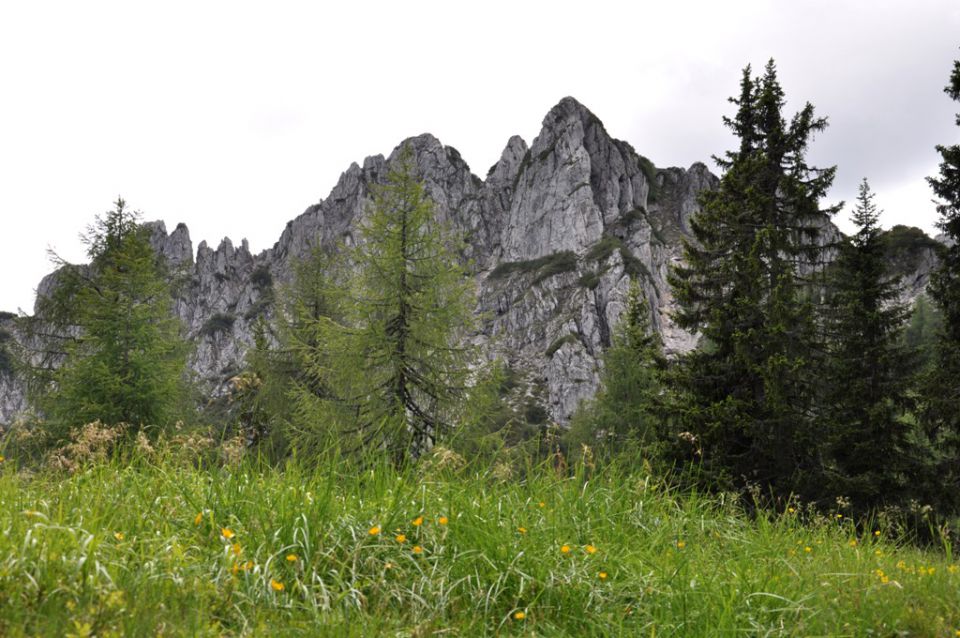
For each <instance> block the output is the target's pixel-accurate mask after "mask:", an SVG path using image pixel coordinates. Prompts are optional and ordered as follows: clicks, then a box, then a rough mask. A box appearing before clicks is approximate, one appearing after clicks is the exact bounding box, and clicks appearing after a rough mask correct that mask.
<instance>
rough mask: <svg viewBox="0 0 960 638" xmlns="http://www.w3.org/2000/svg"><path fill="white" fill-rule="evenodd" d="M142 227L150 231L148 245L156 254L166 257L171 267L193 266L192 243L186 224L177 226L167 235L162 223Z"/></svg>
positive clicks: (148, 223) (152, 223)
mask: <svg viewBox="0 0 960 638" xmlns="http://www.w3.org/2000/svg"><path fill="white" fill-rule="evenodd" d="M144 226H145V227H146V228H148V229H150V245H151V246H153V249H154V250H156V251H157V253H158V254H160V255H162V256H164V257H166V259H167V261H168V262H169V263H170V265H171V266H189V265H192V264H193V242H191V241H190V230H189V229H188V228H187V225H186V224H184V223H183V222H181V223H179V224H177V227H176V228H174V230H173V232H172V233H170V234H169V235H168V234H167V226H166V224H164V223H163V222H162V221H159V220H158V221H153V222H146V223H144Z"/></svg>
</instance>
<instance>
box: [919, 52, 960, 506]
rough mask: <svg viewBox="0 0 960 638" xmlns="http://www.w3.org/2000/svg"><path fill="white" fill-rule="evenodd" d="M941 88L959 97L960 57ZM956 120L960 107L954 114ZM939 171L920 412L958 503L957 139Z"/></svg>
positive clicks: (939, 474) (941, 488)
mask: <svg viewBox="0 0 960 638" xmlns="http://www.w3.org/2000/svg"><path fill="white" fill-rule="evenodd" d="M944 91H945V92H946V93H947V95H949V96H950V97H951V98H952V99H953V100H956V101H960V60H957V61H955V62H954V63H953V72H952V73H951V75H950V83H949V84H948V85H947V86H946V87H945V88H944ZM956 123H957V126H960V113H958V114H957V116H956ZM937 151H938V152H939V153H940V157H941V162H940V175H939V176H937V177H929V178H927V181H928V182H929V183H930V186H931V187H932V188H933V192H934V193H935V194H936V195H937V197H938V198H939V199H940V202H939V204H938V205H937V212H938V213H939V214H940V220H939V222H938V226H939V227H940V229H941V230H942V231H943V232H944V234H945V235H946V238H947V241H948V247H947V248H946V250H944V251H943V254H942V256H941V262H940V266H939V267H938V268H937V270H936V271H935V272H934V273H933V274H932V275H931V277H930V287H929V293H930V297H931V298H932V299H933V301H934V302H935V303H936V304H937V306H938V307H939V308H940V310H941V312H942V315H943V330H942V333H941V337H940V339H939V343H938V347H937V356H936V361H937V364H936V366H935V367H934V368H933V369H932V370H931V372H930V374H929V376H928V377H927V379H926V383H925V384H924V385H925V388H924V417H925V419H924V420H925V422H926V424H927V426H928V429H929V436H930V438H931V439H932V441H933V444H934V449H936V451H937V454H938V464H937V465H938V468H937V470H936V472H935V473H934V475H935V478H933V479H932V480H935V481H936V485H937V488H938V489H937V490H936V491H937V494H938V495H940V496H941V497H943V498H944V499H945V500H948V501H950V504H949V505H948V507H951V508H953V509H954V510H956V509H958V508H960V496H958V494H960V381H958V379H960V144H953V145H949V146H946V145H939V146H937Z"/></svg>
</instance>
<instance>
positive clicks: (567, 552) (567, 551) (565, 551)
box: [560, 545, 570, 554]
mask: <svg viewBox="0 0 960 638" xmlns="http://www.w3.org/2000/svg"><path fill="white" fill-rule="evenodd" d="M560 551H561V552H562V553H564V554H569V553H570V546H569V545H564V546H562V547H561V548H560Z"/></svg>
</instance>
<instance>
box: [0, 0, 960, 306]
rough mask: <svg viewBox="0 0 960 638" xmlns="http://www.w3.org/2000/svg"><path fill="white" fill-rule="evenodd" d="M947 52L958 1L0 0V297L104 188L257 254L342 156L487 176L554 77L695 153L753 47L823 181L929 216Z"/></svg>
mask: <svg viewBox="0 0 960 638" xmlns="http://www.w3.org/2000/svg"><path fill="white" fill-rule="evenodd" d="M958 47H960V2H957V1H956V0H943V1H939V0H928V1H922V0H919V1H914V2H903V1H898V2H885V1H877V0H872V1H863V2H859V1H844V0H814V1H808V2H801V1H791V2H787V1H782V2H775V1H773V0H770V1H766V2H761V1H757V2H734V1H730V0H728V1H726V2H717V1H716V0H711V1H704V2H656V3H653V2H602V1H598V0H592V1H591V2H585V1H583V0H580V1H579V2H564V1H558V0H552V1H550V2H532V1H530V2H523V1H520V0H511V1H509V2H499V1H493V0H486V1H484V2H476V3H470V4H469V5H468V4H467V3H464V2H453V1H451V0H446V1H445V2H418V3H413V2H398V1H393V2H378V1H374V0H367V1H365V2H337V3H333V2H329V3H328V2H321V1H319V0H318V1H315V2H282V1H277V0H274V1H271V2H262V3H246V2H240V1H237V0H232V1H230V2H202V1H199V0H191V1H189V2H179V1H173V0H165V1H164V2H150V3H147V2H136V1H132V0H124V1H121V2H96V1H85V2H75V1H65V2H44V1H40V0H34V1H30V2H14V1H10V2H7V1H3V2H2V3H0V91H2V93H0V215H2V217H0V222H2V223H0V309H4V310H16V309H17V308H18V307H19V308H23V309H25V310H30V309H31V308H32V305H33V296H34V289H35V287H36V285H37V283H38V282H39V279H40V278H41V277H42V276H43V275H44V274H45V273H47V272H49V270H50V269H51V267H50V263H49V260H48V258H47V255H46V250H47V248H48V247H51V248H54V249H55V250H56V251H58V252H59V253H60V254H61V255H63V256H64V257H66V258H68V259H73V260H79V259H82V258H83V255H84V251H83V246H82V244H81V243H80V241H79V239H78V235H79V233H81V232H82V231H83V230H84V229H85V228H86V226H87V225H88V224H89V223H90V222H92V221H93V218H94V215H96V214H97V213H101V212H103V211H105V210H107V209H109V208H110V206H111V202H112V201H113V200H115V199H116V197H117V195H118V194H122V195H123V197H124V198H126V199H127V201H128V202H129V203H130V204H131V205H132V206H133V207H134V208H137V209H140V210H142V211H143V213H144V217H145V219H162V220H164V221H165V222H166V224H167V227H168V229H171V230H172V228H173V227H174V226H175V225H176V224H177V223H178V222H181V221H182V222H185V223H186V224H187V225H188V226H189V227H190V233H191V237H192V238H193V241H194V247H196V245H197V244H198V243H199V242H200V240H203V239H206V240H207V241H208V243H211V244H213V245H216V244H217V243H218V242H219V240H220V239H221V238H222V237H224V236H229V237H231V238H232V239H233V240H234V242H235V243H239V240H240V239H242V238H244V237H246V238H248V239H249V240H250V245H251V248H252V249H253V250H254V251H255V252H259V251H260V250H263V249H265V248H268V247H269V246H271V245H272V244H273V242H274V241H276V239H277V238H278V237H279V235H280V232H281V231H282V230H283V227H284V225H285V224H286V222H287V221H288V220H290V219H292V218H293V217H295V216H296V215H298V214H300V213H301V212H302V211H303V210H304V208H306V207H307V206H308V205H310V204H312V203H315V202H316V201H317V200H319V199H321V198H323V197H326V195H327V193H328V192H329V190H330V188H331V187H332V186H333V185H334V183H335V182H336V180H337V178H338V177H339V175H340V173H341V172H343V171H344V170H345V169H346V168H347V167H348V166H349V165H350V163H351V162H353V161H356V162H360V161H362V160H363V158H364V157H365V156H367V155H373V154H377V153H384V154H386V153H388V152H389V151H390V150H391V149H392V148H393V147H394V146H395V145H396V144H398V143H399V142H400V141H401V140H402V139H403V138H405V137H408V136H411V135H416V134H419V133H423V132H431V133H433V134H434V135H436V136H437V137H438V138H439V139H440V140H441V141H442V142H443V143H444V144H448V145H451V146H454V147H456V148H457V149H458V150H459V151H460V152H461V154H462V155H463V157H464V159H465V160H466V161H467V162H468V163H469V164H470V166H471V168H472V169H473V172H474V173H476V174H478V175H480V176H481V177H482V176H483V175H485V174H486V170H487V168H488V167H489V166H490V165H491V164H493V163H494V162H495V161H496V160H497V159H498V157H499V155H500V152H501V150H502V149H503V147H504V145H505V144H506V141H507V139H508V138H509V136H510V135H513V134H519V135H522V136H523V137H524V138H525V139H526V140H527V141H528V142H530V141H531V140H532V139H533V137H534V136H535V135H536V134H537V132H538V131H539V128H540V122H541V120H542V118H543V116H544V115H545V114H546V112H547V111H548V110H549V109H550V107H552V106H553V105H554V104H555V103H556V102H557V101H559V100H560V98H562V97H563V96H565V95H572V96H574V97H576V98H577V99H578V100H580V101H581V102H582V103H583V104H585V105H586V106H587V107H588V108H590V109H591V110H592V111H594V113H595V114H596V115H597V116H598V117H599V118H600V119H601V120H603V122H604V123H605V125H606V127H607V130H608V131H609V132H610V133H611V134H612V135H613V136H614V137H618V138H621V139H624V140H626V141H628V142H630V143H631V144H632V145H633V146H634V147H635V148H636V149H637V150H638V151H639V152H640V153H642V154H644V155H646V156H648V157H649V158H650V159H652V160H653V161H654V163H656V164H657V165H658V166H671V165H679V166H689V165H690V164H691V163H693V162H695V161H705V162H708V163H709V164H710V165H711V167H712V163H710V161H709V158H710V156H711V154H721V153H722V152H723V151H724V150H727V149H728V148H730V147H731V144H732V140H731V138H730V137H729V135H728V134H727V133H726V131H725V130H724V129H723V127H722V125H721V119H720V118H721V116H722V115H724V114H729V113H730V112H731V105H729V104H728V103H727V102H726V98H727V97H729V96H730V95H733V94H735V93H736V91H737V84H738V81H739V77H740V70H741V69H742V68H743V66H744V65H746V64H747V63H751V64H753V66H754V69H755V70H757V71H759V70H761V69H762V66H763V64H764V63H765V62H766V60H767V59H768V58H770V57H774V58H775V59H776V61H777V64H778V68H779V71H780V79H781V82H782V84H783V86H784V89H785V91H786V94H787V97H788V99H790V100H791V102H792V104H791V106H792V107H794V108H796V107H797V106H799V105H800V104H801V103H802V102H804V101H810V102H812V103H813V104H814V105H815V106H816V108H817V110H818V112H819V113H820V114H823V115H826V116H828V117H829V118H830V123H831V126H830V128H829V129H828V130H827V131H826V132H825V133H824V134H823V135H821V136H820V138H819V139H818V140H817V141H816V142H814V144H813V146H812V148H811V153H810V156H811V158H812V159H813V160H815V161H816V162H817V163H819V164H821V165H830V164H837V165H838V166H839V174H838V179H837V183H836V186H835V188H834V192H833V193H832V197H834V198H837V199H846V200H848V201H849V200H851V199H852V197H853V195H854V194H855V192H856V184H857V183H858V182H859V180H860V178H861V177H863V176H867V177H869V178H870V180H871V183H872V186H873V188H874V190H875V191H876V192H877V200H878V202H879V204H880V205H881V207H882V208H884V209H885V210H886V214H885V216H884V220H883V221H884V224H885V225H886V226H890V225H893V224H895V223H905V224H910V225H916V226H920V227H922V228H924V229H926V230H928V231H932V230H933V223H934V221H935V218H936V216H935V213H934V210H933V204H931V202H930V199H931V194H930V191H929V189H928V188H927V185H926V183H925V181H924V177H925V176H927V175H931V174H933V173H935V172H936V166H937V155H936V153H935V151H934V149H933V146H934V145H935V144H937V143H956V142H957V141H958V139H960V129H958V128H957V127H956V126H954V125H953V113H954V112H955V111H957V110H960V105H958V104H957V103H955V102H951V101H950V100H949V98H948V97H947V96H946V95H945V94H944V93H943V92H942V89H943V87H944V85H945V84H946V83H947V79H948V76H949V73H950V69H951V64H952V60H954V59H956V58H958V57H960V48H958ZM847 216H848V212H847V211H844V212H843V213H841V215H840V217H841V218H843V219H840V220H838V221H839V222H841V226H842V227H843V226H844V223H843V221H844V220H845V218H846V217H847ZM847 227H848V226H847Z"/></svg>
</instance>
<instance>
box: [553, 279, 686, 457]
mask: <svg viewBox="0 0 960 638" xmlns="http://www.w3.org/2000/svg"><path fill="white" fill-rule="evenodd" d="M666 368H667V361H666V358H665V357H664V356H663V344H662V342H661V340H660V335H659V334H658V333H657V331H656V330H654V329H653V328H652V327H651V325H650V306H649V305H648V303H647V300H646V299H645V298H644V297H643V293H642V290H641V289H640V286H639V285H638V284H637V283H636V282H635V281H634V282H631V285H630V291H629V293H628V297H627V308H626V311H625V313H624V316H623V318H622V319H621V320H620V323H619V324H618V325H617V328H616V330H615V331H614V335H613V343H612V344H611V346H610V348H608V349H607V350H606V351H605V352H604V353H603V372H602V373H601V377H600V388H599V390H598V391H597V394H596V396H595V397H594V398H593V400H591V401H588V402H585V403H584V404H583V405H581V406H580V409H579V410H578V411H577V413H576V414H575V415H574V418H573V422H572V424H571V428H570V432H569V433H568V435H567V437H566V438H567V441H568V442H569V443H570V445H569V447H570V448H571V449H572V450H574V451H575V450H576V448H577V447H578V445H579V444H585V445H589V446H591V447H592V448H594V449H596V450H597V451H598V452H599V454H600V456H601V458H607V459H609V458H611V457H614V456H622V455H623V454H624V453H628V454H631V455H634V456H635V455H637V454H642V455H643V456H644V457H645V458H647V459H648V460H656V459H659V458H661V457H662V455H663V444H664V442H665V441H666V438H667V431H666V427H665V419H664V413H665V400H664V390H665V389H664V374H665V372H666Z"/></svg>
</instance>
